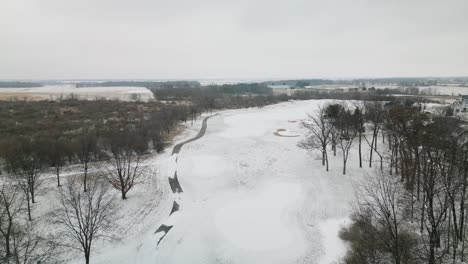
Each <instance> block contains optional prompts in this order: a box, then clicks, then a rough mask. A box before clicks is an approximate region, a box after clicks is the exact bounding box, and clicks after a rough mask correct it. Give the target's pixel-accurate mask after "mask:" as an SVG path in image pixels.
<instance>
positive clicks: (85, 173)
mask: <svg viewBox="0 0 468 264" xmlns="http://www.w3.org/2000/svg"><path fill="white" fill-rule="evenodd" d="M87 178H88V163H85V165H84V179H83V191H84V192H86V179H87Z"/></svg>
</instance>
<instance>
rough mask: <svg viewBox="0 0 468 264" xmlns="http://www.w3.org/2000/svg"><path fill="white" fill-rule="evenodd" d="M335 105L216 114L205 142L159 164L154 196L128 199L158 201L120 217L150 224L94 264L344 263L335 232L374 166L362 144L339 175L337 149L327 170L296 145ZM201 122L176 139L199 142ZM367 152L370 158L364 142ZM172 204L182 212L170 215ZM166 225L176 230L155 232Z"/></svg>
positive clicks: (99, 254) (100, 252)
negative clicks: (312, 116) (315, 118)
mask: <svg viewBox="0 0 468 264" xmlns="http://www.w3.org/2000/svg"><path fill="white" fill-rule="evenodd" d="M329 102H332V101H328V100H310V101H297V102H287V103H281V104H277V105H272V106H267V107H264V108H250V109H240V110H227V111H220V112H219V113H218V114H217V115H215V116H212V117H210V119H209V120H208V122H207V129H206V133H205V134H204V136H203V137H201V138H200V139H198V140H196V141H193V142H190V143H187V144H185V145H184V146H183V147H182V149H181V151H180V153H179V154H174V155H171V153H170V150H169V149H168V150H166V152H167V153H166V154H163V155H160V156H158V157H157V158H156V159H153V162H155V164H158V166H159V174H158V176H157V177H158V180H157V182H158V184H157V186H153V187H152V188H156V187H157V188H158V189H159V191H154V190H153V192H148V195H151V194H156V196H155V197H144V193H145V192H144V189H148V188H149V187H147V188H145V187H141V186H140V188H143V190H142V191H141V192H140V191H137V192H136V194H135V195H134V197H133V198H132V197H130V198H129V199H128V201H124V203H126V202H128V203H131V204H132V203H133V204H134V205H138V201H136V199H154V200H156V199H157V200H159V201H158V202H154V204H155V205H158V206H159V207H160V208H159V209H153V210H151V212H152V213H149V214H141V216H138V215H129V214H126V213H125V214H124V213H122V215H125V217H130V218H132V217H133V218H135V217H141V218H144V219H140V220H139V221H134V222H135V226H133V224H132V226H128V229H133V230H134V231H133V232H129V234H131V235H129V236H127V237H126V238H125V240H123V242H119V243H113V244H112V246H109V245H102V247H100V248H98V249H97V251H96V252H95V253H94V254H95V255H94V256H93V258H92V262H93V263H165V264H166V263H167V264H170V263H193V264H197V263H200V264H207V263H318V264H327V263H335V261H338V260H339V259H340V258H341V257H343V256H344V255H345V253H346V250H347V246H346V245H345V243H344V242H343V241H341V240H340V238H339V237H338V232H339V229H340V227H341V226H343V225H344V224H345V223H346V222H347V221H348V219H349V216H350V213H351V208H352V201H353V198H354V188H355V187H356V185H357V184H358V183H359V181H360V179H362V178H363V176H364V175H365V174H366V173H369V172H372V171H373V170H372V169H370V168H367V167H368V164H367V163H366V162H364V166H363V167H364V168H362V169H360V168H359V166H358V157H357V150H356V149H357V143H355V146H353V148H352V149H351V155H350V158H349V161H348V171H347V174H346V175H342V158H341V153H339V151H338V153H337V156H336V157H333V153H329V156H330V171H329V172H326V171H325V168H324V167H322V165H321V160H320V154H319V153H318V152H317V153H309V152H307V151H305V150H303V149H301V148H299V147H298V146H297V143H298V142H299V140H300V139H301V138H302V136H303V135H304V134H305V131H304V130H303V128H301V125H300V122H301V120H304V119H306V118H307V113H311V112H313V111H315V110H316V109H317V108H318V106H319V105H324V104H326V103H329ZM200 126H201V121H198V122H197V124H195V125H194V127H192V128H190V126H188V128H187V130H186V131H185V132H184V133H183V134H182V135H181V136H180V137H179V138H177V142H182V141H185V140H187V139H190V138H192V137H194V136H195V135H196V134H197V133H198V130H199V129H200ZM278 131H280V132H279V133H280V134H279V133H275V132H278ZM282 135H283V136H282ZM284 135H286V136H284ZM297 135H301V136H300V137H298V136H297ZM363 149H364V151H363V157H364V159H365V160H367V158H366V156H367V145H366V143H365V142H363ZM175 173H177V179H178V181H179V184H180V187H181V188H182V190H183V192H175V193H173V192H172V191H170V187H169V181H168V178H171V179H173V178H172V177H174V174H175ZM155 185H156V184H155ZM168 190H169V191H168ZM135 196H137V197H135ZM140 196H141V197H140ZM143 197H144V198H143ZM132 200H133V201H132ZM174 201H175V202H176V203H177V205H178V208H177V209H178V210H176V211H175V212H172V213H171V206H172V205H173V202H174ZM148 203H150V201H148ZM173 209H174V208H173ZM172 211H174V210H172ZM169 214H170V216H169ZM119 221H120V222H122V221H123V220H119ZM123 223H124V222H123ZM161 225H164V226H165V227H170V228H169V230H168V231H167V230H166V231H167V232H166V231H164V232H159V231H160V230H158V232H156V230H157V229H158V227H159V226H161ZM142 226H146V227H144V228H143V227H142ZM158 242H160V243H159V244H158ZM79 261H80V259H79V258H77V259H76V263H79Z"/></svg>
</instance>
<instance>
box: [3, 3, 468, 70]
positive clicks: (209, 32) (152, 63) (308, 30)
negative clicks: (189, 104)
mask: <svg viewBox="0 0 468 264" xmlns="http://www.w3.org/2000/svg"><path fill="white" fill-rule="evenodd" d="M467 10H468V1H467V0H321V1H316V0H287V1H278V0H165V1H163V0H1V1H0V79H79V78H85V79H199V78H259V79H262V78H324V77H332V78H348V77H389V76H467V75H468V14H467Z"/></svg>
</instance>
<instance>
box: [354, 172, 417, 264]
mask: <svg viewBox="0 0 468 264" xmlns="http://www.w3.org/2000/svg"><path fill="white" fill-rule="evenodd" d="M357 197H358V199H357V202H358V209H359V211H358V212H359V214H360V215H363V216H365V217H362V218H361V219H363V220H365V221H367V222H368V224H369V226H372V227H373V229H374V232H376V234H377V235H376V236H375V237H376V238H378V239H379V240H380V241H379V243H380V244H381V245H382V246H383V251H384V252H386V253H388V254H389V255H390V256H391V257H392V259H393V261H392V263H395V264H400V263H408V260H409V259H411V258H413V256H412V254H411V245H414V242H412V239H410V237H409V233H408V230H404V229H403V227H402V225H401V223H402V222H403V221H404V210H403V209H404V207H405V193H404V188H403V187H402V186H401V183H400V182H399V181H398V179H397V178H396V177H392V176H391V175H388V174H386V173H385V172H383V171H376V175H372V176H369V175H368V177H367V178H366V179H365V181H364V183H363V184H362V185H361V186H360V187H359V188H358V194H357ZM368 216H370V217H368Z"/></svg>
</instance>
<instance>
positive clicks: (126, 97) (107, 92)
mask: <svg viewBox="0 0 468 264" xmlns="http://www.w3.org/2000/svg"><path fill="white" fill-rule="evenodd" d="M66 98H77V99H81V100H97V99H106V100H121V101H137V100H139V101H149V100H152V99H154V96H153V93H152V92H151V91H150V90H148V89H146V88H144V87H83V88H76V87H75V86H74V85H51V86H43V87H34V88H0V100H28V101H39V100H58V99H66Z"/></svg>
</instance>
